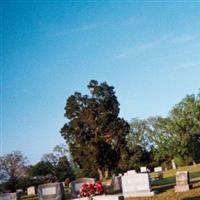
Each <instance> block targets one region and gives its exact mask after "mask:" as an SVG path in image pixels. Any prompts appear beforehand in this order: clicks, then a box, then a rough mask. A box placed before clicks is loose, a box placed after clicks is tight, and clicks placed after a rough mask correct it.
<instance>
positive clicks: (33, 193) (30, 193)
mask: <svg viewBox="0 0 200 200" xmlns="http://www.w3.org/2000/svg"><path fill="white" fill-rule="evenodd" d="M27 195H28V196H32V195H35V187H34V186H31V187H28V188H27Z"/></svg>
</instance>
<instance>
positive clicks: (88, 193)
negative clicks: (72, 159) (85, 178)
mask: <svg viewBox="0 0 200 200" xmlns="http://www.w3.org/2000/svg"><path fill="white" fill-rule="evenodd" d="M103 192H104V189H103V185H102V183H101V182H100V181H97V182H96V183H94V184H92V183H83V184H82V186H81V188H80V197H88V199H89V200H92V199H93V196H94V195H98V194H103Z"/></svg>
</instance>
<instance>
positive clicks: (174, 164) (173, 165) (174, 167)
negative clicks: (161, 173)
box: [172, 159, 176, 169]
mask: <svg viewBox="0 0 200 200" xmlns="http://www.w3.org/2000/svg"><path fill="white" fill-rule="evenodd" d="M172 169H176V163H175V161H174V159H173V160H172Z"/></svg>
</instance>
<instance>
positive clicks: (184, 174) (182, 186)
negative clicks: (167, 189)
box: [175, 171, 190, 192]
mask: <svg viewBox="0 0 200 200" xmlns="http://www.w3.org/2000/svg"><path fill="white" fill-rule="evenodd" d="M189 184H190V180H189V173H188V171H180V172H176V186H175V191H176V192H185V191H188V190H189V189H190V185H189Z"/></svg>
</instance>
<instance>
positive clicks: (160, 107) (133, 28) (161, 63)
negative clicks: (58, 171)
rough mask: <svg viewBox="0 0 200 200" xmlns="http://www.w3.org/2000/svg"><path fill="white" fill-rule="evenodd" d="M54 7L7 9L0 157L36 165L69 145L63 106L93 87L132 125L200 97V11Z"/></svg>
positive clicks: (154, 6) (18, 4)
mask: <svg viewBox="0 0 200 200" xmlns="http://www.w3.org/2000/svg"><path fill="white" fill-rule="evenodd" d="M45 2H46V3H45ZM47 2H48V1H11V0H7V1H5V0H4V2H2V1H1V19H2V20H1V29H3V30H2V31H1V47H2V48H1V54H2V55H3V56H2V58H3V59H1V83H2V85H1V138H0V140H1V154H6V153H9V152H11V151H13V150H20V151H22V152H23V153H24V154H25V155H26V156H28V158H29V160H30V162H31V163H35V162H37V161H39V160H40V158H41V156H42V155H43V154H44V153H48V152H51V151H52V149H53V147H54V146H55V145H57V144H59V143H63V142H64V140H63V139H62V138H61V136H60V133H59V130H60V128H61V127H62V126H63V124H64V122H65V121H66V119H65V118H64V116H63V114H64V106H65V102H66V99H67V97H68V96H69V95H71V94H73V92H74V91H80V92H82V93H83V94H85V93H87V92H88V91H87V87H86V86H87V84H88V82H89V80H91V79H96V80H98V81H99V82H102V81H107V82H108V83H109V84H110V85H113V86H114V87H115V91H116V95H117V96H118V100H119V102H120V109H121V110H120V116H121V117H124V118H125V119H126V120H131V118H134V117H139V118H146V117H148V116H155V115H161V116H166V115H167V113H168V112H169V110H170V109H171V108H172V106H174V105H175V104H176V103H178V102H179V101H180V100H181V99H182V98H183V97H184V96H185V95H186V94H193V93H195V94H196V93H197V92H198V89H199V87H200V3H194V2H193V3H180V2H179V3H178V2H177V3H173V1H169V2H168V3H150V2H148V1H146V2H139V1H135V2H133V3H128V2H127V3H122V1H121V3H120V1H109V2H106V1H103V2H100V3H99V2H97V1H96V2H88V3H86V2H87V1H74V2H73V1H62V2H61V1H49V3H47ZM2 8H3V9H2ZM2 17H3V18H2Z"/></svg>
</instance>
